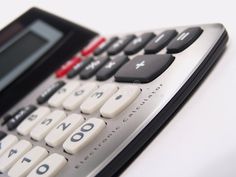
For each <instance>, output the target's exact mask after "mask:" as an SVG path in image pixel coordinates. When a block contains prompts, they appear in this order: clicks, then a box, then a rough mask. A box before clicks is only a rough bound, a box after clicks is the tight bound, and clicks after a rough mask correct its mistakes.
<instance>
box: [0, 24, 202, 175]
mask: <svg viewBox="0 0 236 177" xmlns="http://www.w3.org/2000/svg"><path fill="white" fill-rule="evenodd" d="M203 29H204V28H201V27H193V28H181V29H178V30H175V29H168V30H160V32H145V33H137V34H129V35H123V36H113V37H111V38H107V39H105V38H104V37H97V38H96V39H95V40H93V41H92V42H91V43H90V44H89V45H88V46H86V47H85V49H84V50H82V51H80V52H79V53H76V54H75V56H74V57H72V59H71V60H69V61H68V62H67V63H65V64H64V65H63V66H62V67H61V68H59V70H57V71H56V72H55V73H53V74H52V76H51V78H49V80H48V81H47V84H48V87H45V85H44V87H40V88H39V89H38V90H36V93H33V96H35V95H36V98H35V100H32V103H31V104H28V105H24V107H22V108H20V109H14V111H13V114H6V115H5V116H4V117H3V119H5V121H2V123H5V124H6V125H4V126H3V127H4V128H5V127H6V128H5V129H3V130H0V171H1V172H3V173H6V174H8V175H9V176H10V177H24V176H29V177H36V176H39V177H49V176H50V177H53V176H56V175H59V176H66V175H67V174H64V173H63V170H64V169H65V170H66V171H67V172H68V171H69V173H70V172H71V171H73V173H74V174H76V175H78V174H79V175H80V170H84V168H83V167H84V166H86V165H87V164H89V163H91V164H92V165H94V164H95V163H97V164H100V163H101V162H102V160H105V159H104V158H103V157H105V156H106V157H107V156H109V155H110V154H111V153H110V152H113V150H115V148H117V147H118V146H120V145H121V144H122V143H123V142H124V141H123V140H126V138H128V137H129V135H131V134H132V133H133V132H135V131H136V129H135V128H137V127H138V126H139V125H141V123H142V121H144V120H145V119H149V117H148V116H149V114H144V113H143V112H142V111H144V110H148V109H149V110H148V111H153V110H154V108H155V109H159V107H158V106H162V105H161V104H160V102H161V101H162V99H163V97H165V96H166V95H165V93H164V92H163V90H164V91H168V89H170V87H169V88H167V87H166V85H168V83H167V82H163V80H162V79H163V78H162V77H161V76H163V75H165V73H166V72H170V73H172V74H173V73H176V71H175V66H176V65H175V64H176V63H177V65H179V66H180V65H181V64H182V63H181V58H180V57H179V53H180V55H181V54H182V53H181V52H183V53H184V52H185V49H187V48H188V47H190V46H191V45H194V42H195V41H196V40H198V38H199V39H200V38H201V37H200V36H201V34H202V33H203ZM186 51H187V50H186ZM182 59H183V58H182ZM185 62H186V60H185ZM176 78H177V77H176ZM173 80H175V76H174V75H171V76H169V78H168V82H173ZM152 82H153V83H154V82H155V85H154V84H152ZM163 87H164V89H163V90H162V88H163ZM45 88H46V89H45ZM172 91H173V90H172ZM155 94H156V95H158V96H156V97H155ZM152 97H154V98H155V101H153V102H152V104H149V103H148V100H149V99H152ZM157 98H158V99H157ZM165 99H166V98H165ZM167 100H168V98H167ZM23 103H25V102H23ZM145 106H146V107H145ZM154 106H155V107H154ZM140 112H141V113H140ZM146 112H147V111H146ZM154 112H155V111H154ZM149 113H151V112H149ZM129 121H130V122H129ZM137 121H139V122H138V123H139V124H138V123H137ZM127 122H129V123H127ZM122 126H123V127H122ZM122 128H123V129H122ZM15 129H16V130H15ZM8 130H11V132H10V131H9V132H10V133H12V134H9V132H7V133H4V132H5V131H8ZM119 131H120V132H119ZM122 131H123V132H122ZM121 132H122V133H124V135H125V137H124V136H123V134H122V133H121ZM18 135H19V139H18ZM118 142H119V144H116V143H118ZM106 143H108V145H107V144H106ZM113 144H115V145H114V146H113ZM111 149H112V150H111ZM9 154H10V156H12V157H10V158H8V156H9ZM97 154H98V155H97ZM100 154H101V156H99V155H100ZM78 156H79V158H78V159H79V160H78V162H77V161H76V160H77V157H78ZM97 157H99V158H97ZM101 157H102V158H101ZM89 158H91V160H90V159H89ZM89 160H90V161H89ZM75 161H76V164H74V162H75ZM67 163H68V164H67ZM71 164H73V167H71V166H72V165H71ZM97 164H96V165H97ZM66 165H70V166H69V167H68V166H67V167H68V168H64V167H65V166H66ZM89 165H90V164H89ZM81 167H82V169H80V168H81ZM86 168H87V167H86ZM86 168H85V169H86ZM60 172H61V173H60ZM89 172H91V170H90V171H89ZM86 174H88V173H86ZM69 176H70V175H69ZM72 176H73V175H72ZM81 176H86V175H83V173H82V174H81Z"/></svg>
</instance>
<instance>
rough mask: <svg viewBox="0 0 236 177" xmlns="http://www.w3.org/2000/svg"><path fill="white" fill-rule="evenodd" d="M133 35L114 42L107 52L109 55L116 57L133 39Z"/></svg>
mask: <svg viewBox="0 0 236 177" xmlns="http://www.w3.org/2000/svg"><path fill="white" fill-rule="evenodd" d="M134 38H135V35H133V34H130V35H127V36H125V37H124V38H121V39H119V40H118V41H116V42H115V43H114V44H113V45H112V46H111V47H110V48H109V49H108V51H107V53H108V54H109V55H116V54H118V53H119V52H121V51H122V50H123V49H124V48H125V47H126V46H127V45H128V44H129V43H130V42H131V41H132V40H133V39H134Z"/></svg>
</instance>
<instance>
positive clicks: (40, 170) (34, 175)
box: [27, 153, 67, 177]
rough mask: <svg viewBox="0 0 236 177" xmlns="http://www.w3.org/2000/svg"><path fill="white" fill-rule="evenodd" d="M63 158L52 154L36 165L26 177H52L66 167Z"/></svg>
mask: <svg viewBox="0 0 236 177" xmlns="http://www.w3.org/2000/svg"><path fill="white" fill-rule="evenodd" d="M66 163H67V161H66V159H65V157H63V156H61V155H59V154H56V153H54V154H52V155H50V156H48V157H47V158H46V159H44V160H43V161H42V162H41V163H40V164H39V165H37V166H36V167H35V168H34V169H33V170H32V171H31V172H30V174H29V175H28V176H27V177H53V176H56V175H57V174H58V173H59V172H60V170H62V168H63V167H64V166H65V165H66Z"/></svg>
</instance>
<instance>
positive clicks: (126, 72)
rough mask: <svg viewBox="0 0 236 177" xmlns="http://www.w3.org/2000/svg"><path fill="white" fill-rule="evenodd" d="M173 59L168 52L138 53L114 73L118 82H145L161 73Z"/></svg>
mask: <svg viewBox="0 0 236 177" xmlns="http://www.w3.org/2000/svg"><path fill="white" fill-rule="evenodd" d="M173 61H174V57H173V56H172V55H170V54H164V55H138V56H136V57H135V58H133V59H132V60H131V61H129V62H128V63H126V64H125V65H124V66H123V67H121V68H120V70H118V72H117V73H116V74H115V80H116V81H118V82H132V83H147V82H150V81H152V80H153V79H155V78H156V77H158V76H159V75H160V74H162V73H163V72H164V71H165V70H166V69H167V68H168V67H169V66H170V65H171V63H172V62H173Z"/></svg>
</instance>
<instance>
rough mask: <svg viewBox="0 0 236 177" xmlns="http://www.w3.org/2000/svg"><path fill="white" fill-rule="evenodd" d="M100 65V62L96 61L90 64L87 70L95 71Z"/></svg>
mask: <svg viewBox="0 0 236 177" xmlns="http://www.w3.org/2000/svg"><path fill="white" fill-rule="evenodd" d="M99 64H100V61H94V62H92V63H90V64H89V65H88V66H87V67H86V68H85V69H86V70H94V68H95V67H96V66H97V65H99Z"/></svg>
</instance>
